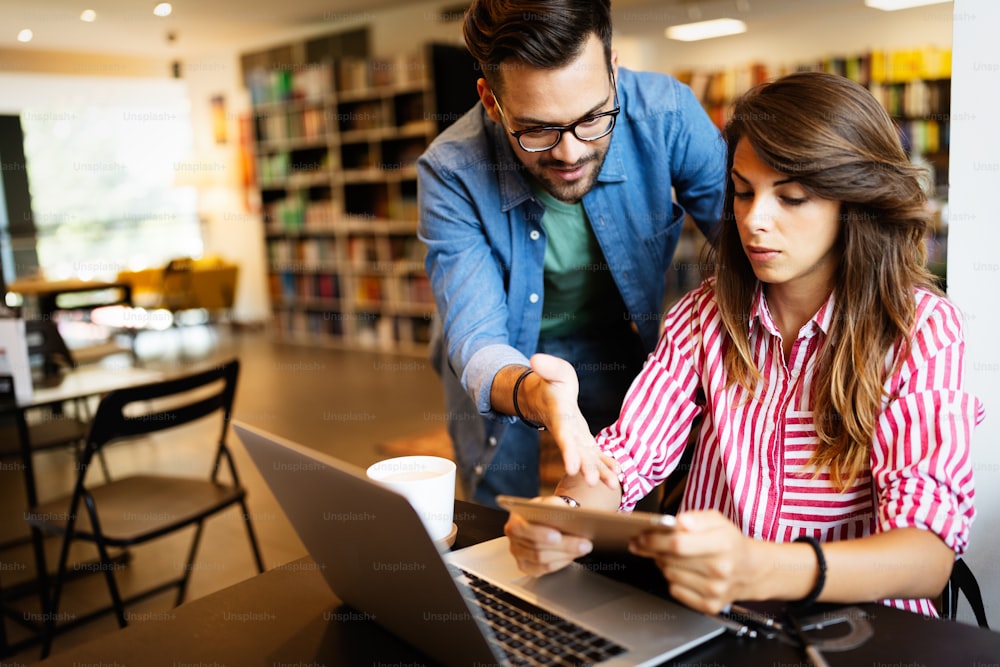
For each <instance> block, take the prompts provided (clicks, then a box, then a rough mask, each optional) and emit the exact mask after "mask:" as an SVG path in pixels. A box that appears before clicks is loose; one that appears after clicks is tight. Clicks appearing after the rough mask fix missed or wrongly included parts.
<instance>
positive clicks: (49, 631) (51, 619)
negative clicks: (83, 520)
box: [41, 512, 75, 659]
mask: <svg viewBox="0 0 1000 667" xmlns="http://www.w3.org/2000/svg"><path fill="white" fill-rule="evenodd" d="M69 517H70V518H69V520H68V522H67V523H66V532H65V533H64V534H63V541H62V545H60V547H59V566H58V568H57V569H56V579H55V583H54V585H53V588H52V598H51V599H50V600H49V604H48V610H47V612H46V614H45V616H43V618H44V621H45V624H44V628H45V630H44V635H43V637H42V655H41V657H42V659H45V658H47V657H48V655H49V653H50V652H51V651H52V642H53V640H55V637H56V616H58V614H59V601H60V599H61V598H62V587H63V581H64V580H65V578H66V563H67V561H69V547H70V544H71V543H72V542H73V533H74V531H75V520H74V513H73V512H70V515H69Z"/></svg>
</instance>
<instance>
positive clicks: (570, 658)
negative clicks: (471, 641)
mask: <svg viewBox="0 0 1000 667" xmlns="http://www.w3.org/2000/svg"><path fill="white" fill-rule="evenodd" d="M462 574H463V575H464V576H465V577H466V578H467V579H468V581H467V582H466V583H467V585H468V586H469V589H470V590H471V591H472V593H473V595H475V597H476V601H477V602H478V603H479V605H480V607H482V609H483V612H484V613H485V615H486V621H487V623H489V625H490V627H492V628H493V636H494V643H495V644H496V645H497V646H499V648H500V649H501V650H502V651H503V652H504V653H505V654H506V655H507V658H508V659H509V660H510V662H511V663H512V664H514V665H592V664H596V663H600V662H602V661H604V660H607V659H608V658H612V657H614V656H616V655H619V654H621V653H624V652H625V649H624V648H623V647H622V646H619V645H618V644H615V643H614V642H612V641H611V640H609V639H606V638H604V637H601V636H600V635H597V634H595V633H593V632H591V631H590V630H586V629H584V628H582V627H580V626H579V625H577V624H576V623H573V622H571V621H568V620H566V619H565V618H563V617H562V616H557V615H555V614H553V613H552V612H549V611H546V610H544V609H542V608H541V607H537V606H535V605H533V604H531V603H530V602H526V601H525V600H522V599H521V598H519V597H517V596H515V595H511V594H510V593H508V592H507V591H504V590H503V589H500V588H497V587H496V586H494V585H493V584H490V583H489V582H487V581H485V580H483V579H480V578H479V577H477V576H476V575H474V574H470V573H469V572H466V571H464V570H462Z"/></svg>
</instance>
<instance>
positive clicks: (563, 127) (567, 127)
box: [493, 69, 622, 153]
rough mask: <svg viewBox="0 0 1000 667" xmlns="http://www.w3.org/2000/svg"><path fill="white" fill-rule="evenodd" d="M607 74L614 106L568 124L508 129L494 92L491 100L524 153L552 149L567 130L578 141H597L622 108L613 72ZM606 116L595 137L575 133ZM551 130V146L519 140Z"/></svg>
mask: <svg viewBox="0 0 1000 667" xmlns="http://www.w3.org/2000/svg"><path fill="white" fill-rule="evenodd" d="M608 74H609V76H610V77H611V90H612V92H613V94H614V101H615V108H614V109H611V110H610V111H602V112H601V113H595V114H592V115H590V116H586V117H584V118H581V119H580V120H578V121H576V122H574V123H570V124H569V125H539V126H536V127H529V128H527V129H525V130H517V131H514V130H512V129H510V123H509V122H508V120H507V114H506V113H504V110H503V107H501V106H500V98H499V97H497V95H496V93H493V101H494V102H496V105H497V111H499V112H500V118H502V119H503V127H504V129H505V130H507V132H508V134H510V136H512V137H514V138H515V139H516V140H517V145H518V146H520V147H521V150H523V151H525V152H526V153H544V152H545V151H550V150H552V149H553V148H555V147H556V146H558V145H559V142H560V141H562V138H563V135H564V134H566V133H567V132H572V133H573V136H574V137H576V138H577V139H579V140H580V141H597V140H598V139H603V138H604V137H606V136H608V135H609V134H611V133H612V132H613V131H614V129H615V125H616V124H617V122H618V114H619V113H620V112H621V110H622V108H621V105H620V104H619V103H618V83H617V82H616V81H615V73H614V72H613V71H612V70H610V69H609V70H608ZM606 117H607V118H611V123H610V124H609V125H608V129H607V130H606V131H605V132H602V133H601V134H599V135H597V136H596V137H586V138H585V137H581V136H580V135H579V134H577V133H576V128H577V126H579V125H583V124H584V123H591V122H593V121H595V120H597V119H598V118H606ZM553 131H556V132H558V133H559V134H558V135H556V137H557V138H556V140H555V142H553V144H552V145H551V146H547V147H545V148H528V147H527V146H525V145H524V143H522V142H521V137H522V136H524V135H526V134H530V133H532V132H553Z"/></svg>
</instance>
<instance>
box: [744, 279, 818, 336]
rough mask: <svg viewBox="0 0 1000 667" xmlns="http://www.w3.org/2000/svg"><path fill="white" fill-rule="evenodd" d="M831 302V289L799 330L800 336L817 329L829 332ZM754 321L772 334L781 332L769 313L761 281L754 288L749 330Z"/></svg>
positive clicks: (809, 334) (779, 334) (778, 334)
mask: <svg viewBox="0 0 1000 667" xmlns="http://www.w3.org/2000/svg"><path fill="white" fill-rule="evenodd" d="M833 302H834V299H833V291H831V292H830V296H828V297H827V299H826V301H824V302H823V305H822V306H820V308H819V310H817V311H816V314H815V315H813V316H812V317H811V318H810V319H809V321H808V322H806V323H805V324H804V325H803V327H802V329H801V330H799V337H800V338H811V337H812V336H814V335H815V334H816V333H817V331H822V332H823V333H824V334H826V333H829V332H830V325H831V324H833ZM755 321H756V322H759V323H760V326H761V327H763V328H764V330H765V331H767V332H768V333H770V334H771V335H772V336H779V337H780V336H781V332H780V331H778V327H777V325H776V324H775V323H774V317H773V316H772V315H771V309H770V308H769V307H768V305H767V299H766V298H765V297H764V288H763V285H762V284H761V283H757V289H756V290H754V295H753V307H752V308H751V309H750V319H749V321H748V322H747V324H748V325H749V327H750V329H751V331H752V330H753V326H754V322H755Z"/></svg>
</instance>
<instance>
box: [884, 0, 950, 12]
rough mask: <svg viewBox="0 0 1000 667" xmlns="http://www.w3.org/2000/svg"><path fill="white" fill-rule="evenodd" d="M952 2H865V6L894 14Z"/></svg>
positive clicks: (922, 0)
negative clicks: (900, 10)
mask: <svg viewBox="0 0 1000 667" xmlns="http://www.w3.org/2000/svg"><path fill="white" fill-rule="evenodd" d="M951 1H952V0H865V6H867V7H871V8H872V9H881V10H882V11H885V12H894V11H896V10H897V9H910V8H911V7H923V6H924V5H940V4H943V3H945V2H951Z"/></svg>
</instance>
